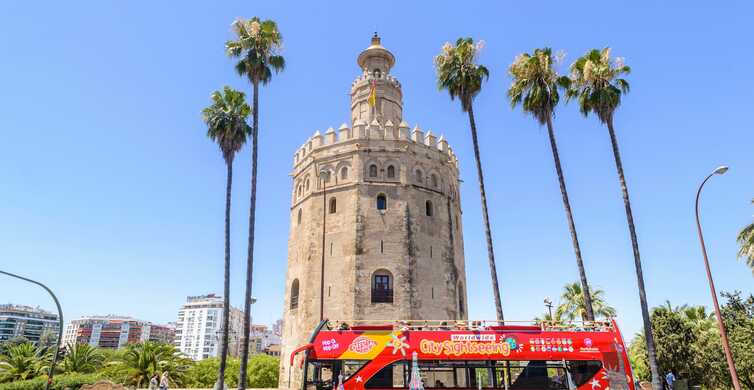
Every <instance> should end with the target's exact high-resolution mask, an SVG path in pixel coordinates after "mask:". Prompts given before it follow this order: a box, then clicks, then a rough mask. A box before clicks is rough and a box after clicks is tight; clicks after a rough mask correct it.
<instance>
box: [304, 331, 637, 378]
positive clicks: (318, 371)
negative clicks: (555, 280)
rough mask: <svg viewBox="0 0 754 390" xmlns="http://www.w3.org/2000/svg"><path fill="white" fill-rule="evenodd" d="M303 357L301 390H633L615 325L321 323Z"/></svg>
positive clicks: (626, 358) (625, 356) (307, 345)
mask: <svg viewBox="0 0 754 390" xmlns="http://www.w3.org/2000/svg"><path fill="white" fill-rule="evenodd" d="M300 353H301V357H300V358H299V359H300V360H299V364H302V365H303V368H304V369H303V376H304V380H303V386H304V390H323V389H333V388H335V387H338V386H339V385H340V384H342V387H343V389H344V390H361V389H395V388H409V382H410V380H411V378H410V376H411V372H412V370H414V371H416V373H417V374H418V375H419V376H420V377H421V381H422V383H423V387H424V388H426V389H435V388H448V389H482V388H486V389H510V390H514V389H537V390H545V389H575V390H581V389H590V390H594V389H603V390H604V389H608V388H609V389H612V390H616V389H630V390H635V387H634V384H633V380H632V376H631V368H630V365H629V362H628V357H627V354H626V348H625V346H624V343H623V339H622V337H621V334H620V331H619V330H618V327H617V325H616V324H615V322H614V321H609V322H584V323H569V324H567V325H562V324H556V323H551V322H536V323H535V322H527V323H516V322H511V321H506V322H505V325H499V324H498V322H497V321H391V322H385V323H378V322H374V321H370V322H368V323H367V322H360V321H334V322H329V321H323V322H322V323H321V324H320V326H319V327H318V328H317V329H316V330H315V332H314V333H313V334H312V337H311V339H310V343H309V344H306V345H304V346H301V347H300V348H298V349H297V350H296V351H294V352H293V353H292V354H291V357H290V359H291V365H293V364H294V359H295V358H296V356H298V355H299V354H300ZM414 366H416V367H414Z"/></svg>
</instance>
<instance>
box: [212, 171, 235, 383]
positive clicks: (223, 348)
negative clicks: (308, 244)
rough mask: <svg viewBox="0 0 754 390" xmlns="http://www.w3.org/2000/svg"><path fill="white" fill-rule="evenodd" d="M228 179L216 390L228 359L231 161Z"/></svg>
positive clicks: (223, 381) (223, 378) (223, 376)
mask: <svg viewBox="0 0 754 390" xmlns="http://www.w3.org/2000/svg"><path fill="white" fill-rule="evenodd" d="M225 165H226V166H227V167H228V177H227V178H226V180H225V182H226V184H225V275H224V286H223V326H222V340H221V342H220V368H219V369H218V372H217V382H216V383H215V389H216V390H222V389H223V388H224V384H225V365H226V362H227V359H228V331H229V329H230V321H229V318H228V317H230V192H231V187H232V185H233V161H232V160H231V161H225Z"/></svg>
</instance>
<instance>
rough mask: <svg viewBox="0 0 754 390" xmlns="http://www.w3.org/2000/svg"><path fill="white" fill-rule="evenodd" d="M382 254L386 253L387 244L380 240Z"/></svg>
mask: <svg viewBox="0 0 754 390" xmlns="http://www.w3.org/2000/svg"><path fill="white" fill-rule="evenodd" d="M380 253H385V242H384V241H382V240H380Z"/></svg>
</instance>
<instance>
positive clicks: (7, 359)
mask: <svg viewBox="0 0 754 390" xmlns="http://www.w3.org/2000/svg"><path fill="white" fill-rule="evenodd" d="M48 360H50V355H49V353H45V352H44V350H43V349H42V348H37V347H36V346H34V344H32V343H23V344H18V345H14V346H12V347H10V348H8V350H7V352H6V353H5V354H3V355H0V383H3V382H14V381H22V380H26V379H32V378H35V377H37V376H40V375H44V374H45V372H46V371H45V368H46V365H47V361H48Z"/></svg>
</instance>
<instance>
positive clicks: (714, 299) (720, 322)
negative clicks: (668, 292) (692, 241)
mask: <svg viewBox="0 0 754 390" xmlns="http://www.w3.org/2000/svg"><path fill="white" fill-rule="evenodd" d="M727 171H728V167H727V166H724V165H723V166H720V167H718V168H717V169H715V170H714V171H713V172H712V173H710V174H709V175H708V176H707V178H705V179H704V181H702V184H700V185H699V190H697V191H696V228H697V231H698V232H699V243H700V244H701V245H702V255H703V256H704V268H705V269H706V270H707V281H708V282H709V289H710V293H711V294H712V303H713V304H714V305H715V315H716V316H717V326H718V327H719V328H720V338H721V339H722V341H723V351H724V352H725V359H726V360H727V361H728V370H729V371H730V378H731V380H732V381H733V387H734V388H735V390H741V384H740V383H739V382H738V373H736V363H735V362H734V361H733V355H732V354H731V352H730V344H729V343H728V334H727V333H726V332H725V324H724V323H723V317H722V315H721V314H720V305H719V304H718V303H717V292H716V291H715V282H714V281H713V280H712V271H710V267H709V259H708V258H707V248H706V247H705V245H704V236H703V235H702V224H701V223H700V222H699V196H700V195H701V193H702V188H703V187H704V185H705V184H706V183H707V181H708V180H709V179H710V178H711V177H712V176H714V175H722V174H724V173H725V172H727Z"/></svg>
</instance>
